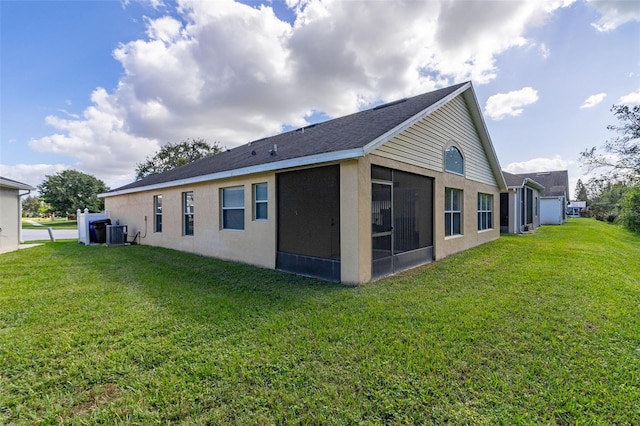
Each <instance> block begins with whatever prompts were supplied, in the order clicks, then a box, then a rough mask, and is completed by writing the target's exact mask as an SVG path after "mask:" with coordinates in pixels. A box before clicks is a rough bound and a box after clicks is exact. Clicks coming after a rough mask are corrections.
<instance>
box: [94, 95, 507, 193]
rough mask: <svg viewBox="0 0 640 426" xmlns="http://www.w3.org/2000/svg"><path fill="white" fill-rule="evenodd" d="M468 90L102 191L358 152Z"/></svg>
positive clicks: (262, 142) (353, 117)
mask: <svg viewBox="0 0 640 426" xmlns="http://www.w3.org/2000/svg"><path fill="white" fill-rule="evenodd" d="M468 92H471V97H472V99H473V100H475V94H473V89H472V87H471V83H468V82H467V83H461V84H458V85H455V86H451V87H447V88H444V89H439V90H435V91H432V92H429V93H424V94H422V95H418V96H414V97H411V98H406V99H401V100H398V101H394V102H390V103H387V104H384V105H379V106H377V107H375V108H371V109H368V110H365V111H360V112H357V113H354V114H350V115H347V116H344V117H339V118H336V119H332V120H328V121H325V122H322V123H317V124H312V125H309V126H307V127H303V128H300V129H297V130H294V131H290V132H286V133H282V134H279V135H275V136H271V137H267V138H263V139H259V140H256V141H253V142H249V143H247V144H245V145H241V146H238V147H236V148H233V149H230V150H227V151H225V152H222V153H220V154H217V155H214V156H212V157H207V158H204V159H201V160H199V161H196V162H193V163H190V164H186V165H184V166H181V167H177V168H175V169H172V170H169V171H167V172H164V173H159V174H156V175H151V176H148V177H146V178H144V179H142V180H139V181H137V182H133V183H130V184H128V185H125V186H122V187H120V188H116V189H114V190H112V191H110V192H108V193H106V194H102V195H103V196H112V195H118V194H123V193H129V192H137V191H144V190H151V189H156V188H163V187H168V186H178V185H183V184H186V183H196V182H204V181H209V180H214V179H219V178H223V177H231V176H240V175H246V174H250V173H257V172H262V171H273V170H281V169H284V168H289V167H298V166H303V165H310V164H317V163H320V162H326V161H338V160H343V159H347V158H358V157H362V156H364V155H366V154H367V153H369V152H371V151H373V150H374V149H375V148H376V147H377V146H379V145H380V144H383V143H385V142H386V141H388V140H389V139H390V138H391V137H392V136H393V135H395V134H397V133H399V132H401V131H403V130H404V129H406V128H407V127H409V126H411V125H412V124H413V123H415V122H416V121H418V120H420V119H422V118H423V117H425V116H426V115H428V114H430V113H431V112H433V111H434V110H436V109H438V108H439V107H440V106H442V105H444V104H445V103H447V102H448V101H449V100H450V99H452V98H453V97H455V96H458V95H460V94H462V93H464V94H465V95H467V93H468ZM467 96H469V95H467ZM465 99H467V98H466V97H465ZM475 106H476V110H477V111H475V115H474V118H476V119H477V117H480V120H481V125H480V128H481V129H482V130H481V131H480V132H479V133H481V135H482V137H483V142H486V143H485V145H487V146H488V147H489V150H490V152H491V154H492V155H490V156H489V157H490V161H491V162H492V166H494V169H495V165H497V166H498V167H497V169H496V170H497V173H498V175H499V179H497V180H498V182H499V183H500V182H502V183H503V182H504V181H503V180H502V175H501V173H500V168H499V165H498V162H497V157H496V156H495V152H494V151H493V146H492V145H491V143H490V139H489V136H488V133H487V131H486V126H485V125H484V121H483V119H482V114H481V113H480V109H479V106H477V100H476V101H475ZM470 109H471V110H473V109H474V108H470ZM476 125H477V123H476Z"/></svg>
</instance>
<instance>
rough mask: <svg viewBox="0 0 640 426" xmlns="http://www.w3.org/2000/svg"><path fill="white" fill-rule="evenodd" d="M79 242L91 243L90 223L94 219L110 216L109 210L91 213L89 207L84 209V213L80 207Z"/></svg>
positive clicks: (78, 215) (86, 244)
mask: <svg viewBox="0 0 640 426" xmlns="http://www.w3.org/2000/svg"><path fill="white" fill-rule="evenodd" d="M77 217H78V242H79V243H83V244H84V245H85V246H88V245H89V244H90V243H91V240H90V234H89V223H91V222H93V221H94V220H104V219H108V218H109V212H108V211H104V212H102V213H89V209H84V213H82V212H81V211H80V209H78V214H77Z"/></svg>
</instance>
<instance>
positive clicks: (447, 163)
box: [444, 146, 464, 175]
mask: <svg viewBox="0 0 640 426" xmlns="http://www.w3.org/2000/svg"><path fill="white" fill-rule="evenodd" d="M444 169H445V170H446V171H448V172H452V173H457V174H459V175H463V174H464V158H462V153H461V152H460V150H459V149H458V148H456V147H455V146H450V147H449V148H447V149H446V150H445V152H444Z"/></svg>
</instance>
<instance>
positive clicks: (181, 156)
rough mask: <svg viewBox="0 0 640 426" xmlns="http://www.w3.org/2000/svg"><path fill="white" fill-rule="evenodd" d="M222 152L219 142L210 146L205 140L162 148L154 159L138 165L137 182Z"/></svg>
mask: <svg viewBox="0 0 640 426" xmlns="http://www.w3.org/2000/svg"><path fill="white" fill-rule="evenodd" d="M222 150H223V148H222V147H221V146H220V145H218V142H214V143H213V144H209V143H207V142H206V141H205V140H204V139H192V140H184V141H182V142H180V143H176V144H173V143H169V144H167V145H165V146H163V147H162V148H160V150H159V151H158V152H156V153H155V154H154V155H153V156H152V157H147V158H146V159H145V161H143V162H142V163H138V164H136V180H140V179H142V178H145V177H147V176H150V175H153V174H156V173H162V172H166V171H167V170H171V169H175V168H176V167H179V166H183V165H185V164H189V163H193V162H194V161H196V160H200V159H201V158H205V157H210V156H212V155H215V154H218V153H220V152H222Z"/></svg>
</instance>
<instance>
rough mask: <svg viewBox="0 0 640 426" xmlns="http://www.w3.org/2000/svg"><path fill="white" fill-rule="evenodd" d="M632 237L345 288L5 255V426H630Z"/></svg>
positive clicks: (588, 228) (147, 258)
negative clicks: (119, 425)
mask: <svg viewBox="0 0 640 426" xmlns="http://www.w3.org/2000/svg"><path fill="white" fill-rule="evenodd" d="M639 259H640V238H638V236H637V235H633V234H630V233H628V232H626V231H624V230H623V229H621V228H619V227H616V226H611V225H607V224H604V223H601V222H596V221H595V220H587V219H576V220H571V221H570V222H568V223H567V224H566V225H563V226H556V227H554V226H549V227H543V228H541V229H540V230H538V231H537V232H536V233H535V234H532V235H525V236H507V237H502V238H500V240H498V241H495V242H493V243H489V244H486V245H483V246H481V247H478V248H475V249H472V250H469V251H466V252H464V253H461V254H458V255H455V256H452V257H449V258H447V259H444V260H442V261H438V262H435V263H433V264H431V265H428V266H426V267H422V268H418V269H414V270H412V271H409V272H406V273H404V274H400V275H397V276H395V277H390V278H387V279H384V280H381V281H379V282H376V283H372V284H367V285H364V286H361V287H357V288H347V287H342V286H339V285H334V284H329V283H325V282H320V281H316V280H312V279H307V278H302V277H297V276H293V275H288V274H283V273H279V272H276V271H270V270H262V269H257V268H253V267H250V266H246V265H239V264H234V263H228V262H222V261H218V260H215V259H210V258H204V257H199V256H194V255H190V254H185V253H179V252H175V251H171V250H165V249H159V248H151V247H147V246H131V247H118V248H114V247H111V248H109V247H101V246H99V247H94V246H91V247H85V246H82V245H78V244H77V243H72V242H63V243H48V244H45V245H43V246H40V247H36V248H32V249H29V250H22V251H19V252H14V253H8V254H4V255H2V256H0V423H6V424H27V423H29V424H30V423H38V424H104V423H109V424H111V423H125V424H167V423H186V424H283V423H285V424H297V423H302V424H308V423H313V424H407V423H409V424H425V423H426V424H443V423H449V424H481V425H482V424H486V425H494V424H508V425H512V424H553V425H570V424H571V425H574V424H618V425H625V424H628V425H632V424H640V308H639V307H640V266H639V264H638V260H639Z"/></svg>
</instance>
